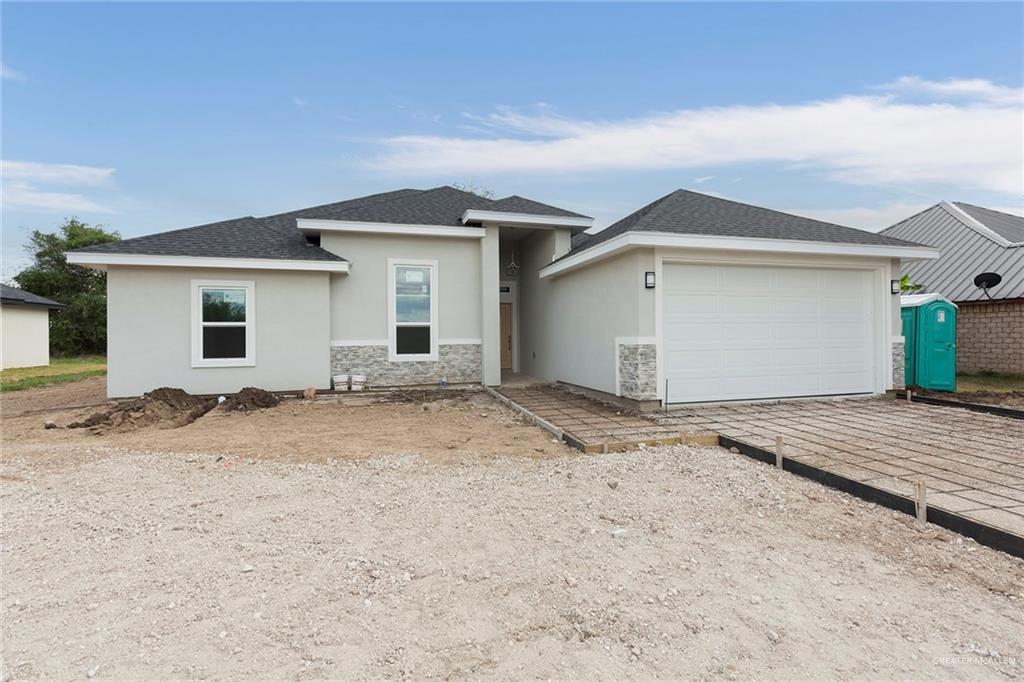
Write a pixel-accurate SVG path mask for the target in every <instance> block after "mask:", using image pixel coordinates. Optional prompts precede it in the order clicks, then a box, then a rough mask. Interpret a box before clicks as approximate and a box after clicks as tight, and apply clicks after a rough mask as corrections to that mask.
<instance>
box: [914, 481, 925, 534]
mask: <svg viewBox="0 0 1024 682" xmlns="http://www.w3.org/2000/svg"><path fill="white" fill-rule="evenodd" d="M914 493H915V497H916V498H917V499H916V504H915V506H916V507H917V522H918V523H919V524H921V525H924V524H925V523H927V522H928V499H927V494H928V493H927V488H926V487H925V484H924V481H920V480H919V481H914Z"/></svg>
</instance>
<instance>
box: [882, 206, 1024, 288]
mask: <svg viewBox="0 0 1024 682" xmlns="http://www.w3.org/2000/svg"><path fill="white" fill-rule="evenodd" d="M881 234H883V235H886V236H889V237H896V238H899V239H906V240H908V241H912V242H917V243H919V244H927V245H928V246H933V247H935V248H938V249H939V250H940V251H941V252H942V255H941V256H940V257H939V258H938V259H936V260H914V261H906V262H904V263H903V274H904V275H910V281H911V282H913V283H915V284H922V285H924V289H923V291H925V292H934V293H939V294H942V295H943V296H945V297H946V298H948V299H949V300H951V301H955V302H966V301H985V300H988V298H987V297H986V295H985V292H984V291H982V290H981V289H979V288H978V287H976V286H974V278H975V276H977V275H979V274H981V273H983V272H995V273H997V274H999V275H1000V276H1002V278H1003V279H1002V282H1001V283H1000V284H999V285H997V286H995V287H993V288H992V289H991V290H990V291H989V295H990V296H991V297H992V298H993V299H995V300H1012V299H1024V218H1022V217H1020V216H1015V215H1011V214H1009V213H1002V212H1000V211H993V210H991V209H988V208H982V207H980V206H972V205H971V204H965V203H962V202H947V201H943V202H941V203H938V204H936V205H935V206H932V207H931V208H929V209H927V210H925V211H922V212H921V213H918V214H917V215H914V216H911V217H910V218H907V219H906V220H904V221H902V222H899V223H897V224H895V225H893V226H892V227H890V228H887V229H885V230H882V232H881Z"/></svg>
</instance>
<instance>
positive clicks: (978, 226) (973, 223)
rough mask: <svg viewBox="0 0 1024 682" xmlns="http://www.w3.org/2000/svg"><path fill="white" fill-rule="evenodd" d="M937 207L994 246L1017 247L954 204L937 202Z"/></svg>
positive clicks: (1017, 244)
mask: <svg viewBox="0 0 1024 682" xmlns="http://www.w3.org/2000/svg"><path fill="white" fill-rule="evenodd" d="M939 205H940V206H942V208H944V209H946V211H947V212H948V213H949V214H950V215H952V216H953V217H954V218H956V219H957V220H959V221H960V222H962V223H963V224H964V225H966V226H967V227H969V228H971V229H972V230H974V231H975V232H977V233H978V234H980V235H982V236H984V237H987V238H989V239H991V240H992V241H994V242H995V243H996V244H999V246H1002V247H1003V248H1007V247H1010V246H1019V242H1018V243H1015V242H1011V241H1010V240H1009V239H1007V238H1006V237H1004V236H1003V235H1001V234H999V233H998V232H995V231H993V230H992V229H991V228H989V227H986V226H985V225H984V224H983V223H981V222H980V221H978V219H977V218H975V217H974V216H972V215H971V214H970V213H968V212H967V211H965V210H963V209H962V208H960V207H959V206H957V205H956V204H954V203H952V202H949V201H941V202H939Z"/></svg>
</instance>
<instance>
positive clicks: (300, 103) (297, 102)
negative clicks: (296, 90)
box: [292, 97, 309, 107]
mask: <svg viewBox="0 0 1024 682" xmlns="http://www.w3.org/2000/svg"><path fill="white" fill-rule="evenodd" d="M292 104H294V105H295V106H297V107H304V106H306V105H307V104H309V101H308V100H306V99H304V98H302V97H292Z"/></svg>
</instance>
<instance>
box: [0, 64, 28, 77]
mask: <svg viewBox="0 0 1024 682" xmlns="http://www.w3.org/2000/svg"><path fill="white" fill-rule="evenodd" d="M0 78H2V79H4V80H12V81H27V80H28V76H26V75H25V74H23V73H22V72H20V71H15V70H14V69H12V68H11V67H9V66H7V65H6V64H0Z"/></svg>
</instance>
